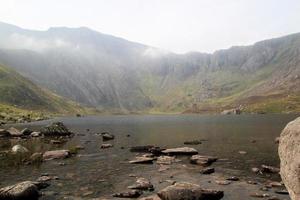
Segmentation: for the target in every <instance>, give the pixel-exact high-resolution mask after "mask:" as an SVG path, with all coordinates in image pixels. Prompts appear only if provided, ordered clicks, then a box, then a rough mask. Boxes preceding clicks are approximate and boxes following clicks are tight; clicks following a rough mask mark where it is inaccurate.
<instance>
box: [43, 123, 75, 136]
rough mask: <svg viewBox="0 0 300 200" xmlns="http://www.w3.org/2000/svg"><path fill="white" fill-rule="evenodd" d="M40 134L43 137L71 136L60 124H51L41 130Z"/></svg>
mask: <svg viewBox="0 0 300 200" xmlns="http://www.w3.org/2000/svg"><path fill="white" fill-rule="evenodd" d="M41 133H42V134H43V135H45V136H69V135H72V134H73V133H72V132H71V131H69V129H68V128H67V127H66V126H65V125H64V124H63V123H62V122H53V123H52V124H50V125H48V126H46V127H44V128H42V129H41Z"/></svg>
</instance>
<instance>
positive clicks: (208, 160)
mask: <svg viewBox="0 0 300 200" xmlns="http://www.w3.org/2000/svg"><path fill="white" fill-rule="evenodd" d="M217 160H218V158H217V157H213V156H202V155H193V156H192V157H191V161H190V162H191V163H192V164H196V165H201V166H208V165H211V164H212V163H213V162H216V161H217Z"/></svg>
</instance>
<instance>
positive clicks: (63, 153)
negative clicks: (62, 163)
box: [43, 150, 71, 160]
mask: <svg viewBox="0 0 300 200" xmlns="http://www.w3.org/2000/svg"><path fill="white" fill-rule="evenodd" d="M70 155H71V154H70V151H68V150H55V151H46V152H45V153H44V154H43V159H44V160H53V159H63V158H67V157H69V156H70Z"/></svg>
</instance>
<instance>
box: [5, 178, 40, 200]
mask: <svg viewBox="0 0 300 200" xmlns="http://www.w3.org/2000/svg"><path fill="white" fill-rule="evenodd" d="M38 198H39V192H38V187H37V185H36V183H35V182H32V181H25V182H21V183H17V184H15V185H11V186H7V187H4V188H1V189H0V200H25V199H28V200H37V199H38Z"/></svg>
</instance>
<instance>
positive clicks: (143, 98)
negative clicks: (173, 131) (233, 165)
mask: <svg viewBox="0 0 300 200" xmlns="http://www.w3.org/2000/svg"><path fill="white" fill-rule="evenodd" d="M0 63H2V64H5V65H8V66H11V67H13V68H14V69H15V70H17V71H18V72H19V73H21V74H22V75H24V76H25V77H27V78H29V79H30V80H32V81H33V82H35V83H36V84H37V85H39V86H42V87H45V88H47V89H49V90H51V91H53V92H55V93H57V94H59V95H61V96H64V97H67V98H69V99H72V100H74V101H77V102H80V103H82V104H84V105H88V106H94V107H97V108H99V109H100V110H101V109H103V110H112V111H124V112H128V111H129V112H135V111H149V110H155V111H163V112H172V111H176V112H184V111H185V112H198V111H201V110H203V111H209V110H215V109H223V108H224V107H234V106H239V105H243V106H244V107H249V106H250V105H251V106H252V107H251V109H256V108H257V109H260V107H261V106H264V104H266V102H268V101H269V99H270V97H272V102H270V103H269V105H271V104H272V103H279V102H284V103H282V105H283V106H289V107H290V108H289V109H295V106H297V105H298V104H297V102H298V101H299V98H298V97H299V96H300V95H299V92H300V88H299V84H300V34H293V35H289V36H286V37H282V38H277V39H271V40H266V41H262V42H258V43H256V44H254V45H252V46H242V47H232V48H230V49H227V50H220V51H216V52H215V53H213V54H206V53H198V52H191V53H187V54H174V53H172V52H167V51H163V50H160V49H157V48H155V47H150V46H146V45H143V44H139V43H135V42H131V41H127V40H125V39H122V38H118V37H115V36H111V35H105V34H101V33H99V32H96V31H93V30H91V29H89V28H86V27H81V28H66V27H56V28H50V29H48V30H47V31H33V30H25V29H22V28H19V27H16V26H13V25H10V24H6V23H0ZM297 86H298V87H297ZM274 101H276V102H274ZM287 102H288V103H287ZM266 106H267V105H265V107H266ZM268 109H272V108H268ZM289 109H287V110H289Z"/></svg>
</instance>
